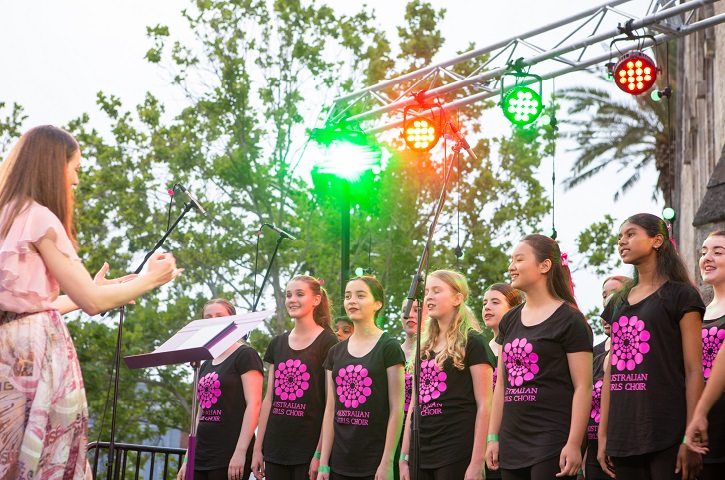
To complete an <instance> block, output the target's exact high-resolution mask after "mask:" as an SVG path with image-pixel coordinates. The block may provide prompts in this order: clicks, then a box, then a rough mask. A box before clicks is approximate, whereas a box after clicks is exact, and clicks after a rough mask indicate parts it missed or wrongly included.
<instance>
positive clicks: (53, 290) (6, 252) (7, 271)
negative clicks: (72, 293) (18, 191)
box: [0, 201, 80, 313]
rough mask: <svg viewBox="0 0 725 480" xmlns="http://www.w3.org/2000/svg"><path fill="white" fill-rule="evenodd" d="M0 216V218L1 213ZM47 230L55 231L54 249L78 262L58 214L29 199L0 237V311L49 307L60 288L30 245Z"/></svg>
mask: <svg viewBox="0 0 725 480" xmlns="http://www.w3.org/2000/svg"><path fill="white" fill-rule="evenodd" d="M0 217H4V213H3V214H2V215H0ZM51 229H52V230H53V231H54V232H55V236H56V242H55V245H56V247H57V248H58V250H60V252H61V253H63V254H64V255H66V256H67V257H68V258H70V259H71V260H76V261H79V262H80V258H78V254H77V253H76V251H75V248H73V244H72V243H71V241H70V239H69V238H68V234H67V233H66V231H65V229H64V228H63V224H62V223H60V220H59V219H58V217H56V216H55V215H54V214H53V213H52V212H51V211H50V210H48V208H46V207H44V206H42V205H40V204H39V203H36V202H35V201H31V203H30V204H29V205H28V206H27V207H26V208H25V209H24V210H23V211H22V212H20V214H19V215H18V216H17V218H15V221H14V222H13V225H12V227H10V231H9V232H8V235H7V236H6V237H5V238H0V310H4V311H6V312H16V313H25V312H39V311H42V310H48V309H51V308H52V307H51V303H52V302H53V301H54V300H55V299H56V298H58V293H59V291H60V288H59V286H58V282H57V281H56V280H55V278H54V277H53V275H52V274H51V273H50V271H49V270H48V268H47V267H46V266H45V262H44V261H43V257H42V256H41V255H40V253H38V252H37V251H34V250H33V247H32V246H31V245H30V244H31V243H34V242H37V241H39V240H40V239H42V238H43V237H45V236H46V234H47V233H48V231H49V230H51Z"/></svg>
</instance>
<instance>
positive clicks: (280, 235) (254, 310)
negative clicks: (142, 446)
mask: <svg viewBox="0 0 725 480" xmlns="http://www.w3.org/2000/svg"><path fill="white" fill-rule="evenodd" d="M284 238H286V237H285V236H284V235H283V234H281V233H280V234H279V237H277V243H276V244H275V245H274V251H273V252H272V257H271V258H270V259H269V265H267V271H266V272H265V273H264V278H263V279H262V286H261V287H259V293H258V294H257V298H255V299H254V305H252V311H253V312H256V311H257V304H258V303H259V299H260V298H262V291H263V290H264V286H265V285H266V284H267V279H268V278H269V273H270V271H271V270H272V264H273V263H274V259H275V258H276V257H277V251H278V250H279V246H280V245H281V244H282V240H283V239H284Z"/></svg>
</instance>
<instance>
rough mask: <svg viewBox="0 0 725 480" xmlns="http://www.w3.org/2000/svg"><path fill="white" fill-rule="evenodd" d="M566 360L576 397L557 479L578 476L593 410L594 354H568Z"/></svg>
mask: <svg viewBox="0 0 725 480" xmlns="http://www.w3.org/2000/svg"><path fill="white" fill-rule="evenodd" d="M566 360H567V362H568V364H569V375H570V376H571V382H572V383H573V384H574V396H573V397H572V400H571V425H570V427H569V438H568V439H567V440H566V445H564V448H563V449H562V451H561V456H560V457H559V467H561V472H559V473H557V474H556V476H557V477H566V476H572V475H576V474H577V472H578V471H579V469H580V468H581V466H582V451H581V447H582V442H584V435H585V434H586V430H587V422H588V420H589V413H590V412H591V410H592V352H573V353H567V354H566Z"/></svg>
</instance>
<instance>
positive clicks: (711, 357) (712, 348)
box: [702, 327, 725, 381]
mask: <svg viewBox="0 0 725 480" xmlns="http://www.w3.org/2000/svg"><path fill="white" fill-rule="evenodd" d="M723 339H725V330H722V329H719V328H717V327H710V328H707V327H705V328H703V329H702V374H703V375H704V376H705V381H707V380H708V379H709V378H710V369H712V363H713V362H714V361H715V356H716V355H717V352H718V351H719V350H720V347H722V342H723Z"/></svg>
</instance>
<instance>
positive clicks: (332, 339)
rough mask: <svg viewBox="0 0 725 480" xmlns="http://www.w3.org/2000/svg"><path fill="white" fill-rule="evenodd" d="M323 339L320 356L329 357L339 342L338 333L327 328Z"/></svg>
mask: <svg viewBox="0 0 725 480" xmlns="http://www.w3.org/2000/svg"><path fill="white" fill-rule="evenodd" d="M322 335H323V337H322V339H321V340H322V341H321V342H320V358H327V354H328V353H329V352H330V349H331V348H332V347H334V346H335V345H337V344H338V343H339V340H338V339H337V335H335V334H334V333H332V332H329V331H327V330H325V331H324V332H322Z"/></svg>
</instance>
